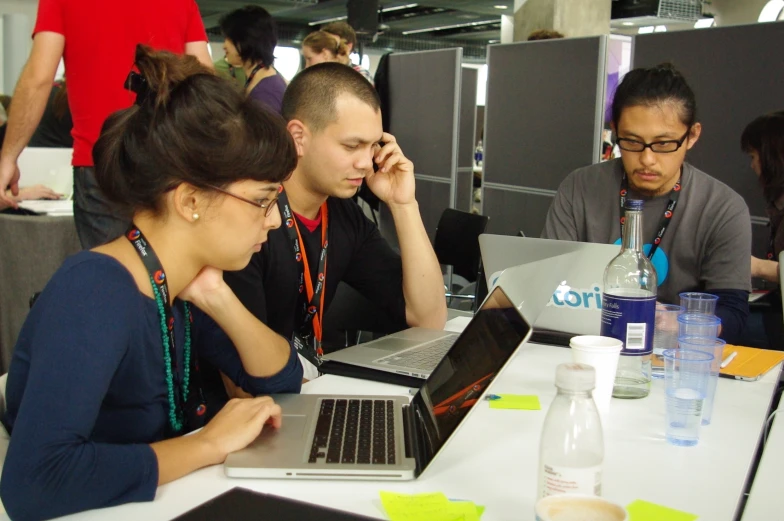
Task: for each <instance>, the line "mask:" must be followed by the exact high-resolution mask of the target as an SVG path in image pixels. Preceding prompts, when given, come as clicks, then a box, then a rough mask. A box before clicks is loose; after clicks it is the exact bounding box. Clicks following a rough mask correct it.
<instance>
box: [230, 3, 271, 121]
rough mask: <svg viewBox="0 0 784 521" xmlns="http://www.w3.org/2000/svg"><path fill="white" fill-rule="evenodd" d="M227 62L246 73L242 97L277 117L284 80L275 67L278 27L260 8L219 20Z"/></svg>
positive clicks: (242, 9)
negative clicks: (259, 104) (256, 102)
mask: <svg viewBox="0 0 784 521" xmlns="http://www.w3.org/2000/svg"><path fill="white" fill-rule="evenodd" d="M220 28H221V32H222V33H223V36H224V38H225V40H224V42H223V51H224V52H225V53H226V61H227V62H228V64H229V65H231V66H232V67H234V68H239V69H242V71H243V72H244V73H245V93H246V94H247V95H248V96H250V97H251V98H252V99H254V100H256V101H258V102H259V103H263V104H265V105H266V106H267V107H268V108H270V109H271V110H273V111H275V112H277V113H278V114H280V110H281V105H282V103H283V93H284V92H285V90H286V80H285V79H283V76H281V75H280V74H279V73H278V71H277V70H275V67H274V66H273V65H274V63H275V46H276V45H277V44H278V27H277V25H276V24H275V20H274V19H273V18H272V16H271V15H270V14H269V13H268V12H267V10H266V9H264V8H263V7H259V6H257V5H249V6H246V7H243V8H241V9H237V10H236V11H232V12H230V13H229V14H227V15H225V16H224V17H223V18H221V20H220Z"/></svg>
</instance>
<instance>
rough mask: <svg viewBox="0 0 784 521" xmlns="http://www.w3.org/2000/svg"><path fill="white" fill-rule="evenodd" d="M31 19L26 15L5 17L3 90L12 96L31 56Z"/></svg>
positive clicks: (8, 15) (7, 15) (6, 15)
mask: <svg viewBox="0 0 784 521" xmlns="http://www.w3.org/2000/svg"><path fill="white" fill-rule="evenodd" d="M30 34H31V28H30V18H29V17H28V16H27V15H26V14H4V15H3V88H2V91H3V92H4V93H6V94H9V95H10V94H12V93H13V91H14V87H16V80H18V79H19V75H20V74H21V72H22V68H23V67H24V65H25V63H26V62H27V57H28V56H29V55H30V47H31V45H32V43H31V39H30Z"/></svg>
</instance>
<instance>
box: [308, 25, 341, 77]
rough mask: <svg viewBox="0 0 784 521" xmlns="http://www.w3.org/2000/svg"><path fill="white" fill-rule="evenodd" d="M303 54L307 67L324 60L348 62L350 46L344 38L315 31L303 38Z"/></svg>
mask: <svg viewBox="0 0 784 521" xmlns="http://www.w3.org/2000/svg"><path fill="white" fill-rule="evenodd" d="M302 56H303V57H304V58H305V68H308V67H310V66H312V65H316V64H317V63H324V62H339V63H348V46H347V45H346V41H345V40H344V39H342V38H336V37H335V36H333V35H331V34H329V33H326V32H324V31H315V32H312V33H310V34H309V35H308V36H307V37H306V38H305V40H303V42H302Z"/></svg>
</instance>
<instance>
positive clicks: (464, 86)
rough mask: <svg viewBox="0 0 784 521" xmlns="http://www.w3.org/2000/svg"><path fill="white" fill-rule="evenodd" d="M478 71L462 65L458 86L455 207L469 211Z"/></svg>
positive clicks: (472, 181) (471, 190)
mask: <svg viewBox="0 0 784 521" xmlns="http://www.w3.org/2000/svg"><path fill="white" fill-rule="evenodd" d="M478 81H479V71H478V70H476V69H472V68H470V67H463V71H462V81H461V86H460V143H459V146H458V150H457V189H456V190H455V208H457V209H458V210H462V211H464V212H470V211H471V207H472V206H473V202H474V201H473V200H474V149H475V148H476V140H477V137H476V89H477V82H478Z"/></svg>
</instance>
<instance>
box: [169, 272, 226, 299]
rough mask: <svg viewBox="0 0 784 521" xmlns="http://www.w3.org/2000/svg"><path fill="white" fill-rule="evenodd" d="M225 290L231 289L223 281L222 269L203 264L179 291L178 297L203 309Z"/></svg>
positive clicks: (222, 294)
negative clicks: (196, 273)
mask: <svg viewBox="0 0 784 521" xmlns="http://www.w3.org/2000/svg"><path fill="white" fill-rule="evenodd" d="M227 291H229V292H230V291H231V290H230V289H229V287H228V286H227V285H226V283H225V282H223V271H222V270H219V269H217V268H213V267H212V266H205V267H204V268H202V270H201V271H200V272H199V273H198V275H196V277H194V279H193V280H192V281H191V283H190V284H188V285H187V286H186V287H185V289H184V290H182V291H181V292H180V294H179V295H178V297H179V298H181V299H182V300H187V301H188V302H192V303H193V304H195V305H196V306H197V307H199V308H201V309H205V308H208V307H209V305H210V303H211V302H212V301H213V300H215V299H219V298H221V297H223V296H224V294H225V292H227Z"/></svg>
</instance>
